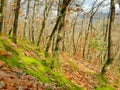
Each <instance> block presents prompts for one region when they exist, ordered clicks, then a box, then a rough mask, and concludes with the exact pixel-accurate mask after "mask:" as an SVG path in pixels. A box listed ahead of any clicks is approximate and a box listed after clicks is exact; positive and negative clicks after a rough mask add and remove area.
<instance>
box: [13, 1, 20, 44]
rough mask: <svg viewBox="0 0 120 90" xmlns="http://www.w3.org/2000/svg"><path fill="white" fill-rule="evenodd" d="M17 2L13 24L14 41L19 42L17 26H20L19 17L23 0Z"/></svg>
mask: <svg viewBox="0 0 120 90" xmlns="http://www.w3.org/2000/svg"><path fill="white" fill-rule="evenodd" d="M16 2H17V4H16V10H15V19H14V26H13V42H14V43H17V27H18V18H19V10H20V2H21V0H17V1H16Z"/></svg>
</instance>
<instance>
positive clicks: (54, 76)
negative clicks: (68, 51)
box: [0, 38, 82, 90]
mask: <svg viewBox="0 0 120 90" xmlns="http://www.w3.org/2000/svg"><path fill="white" fill-rule="evenodd" d="M10 43H12V41H11V40H10V39H8V40H6V41H4V40H2V39H1V38H0V48H2V49H3V50H6V51H8V52H10V53H11V57H10V58H6V57H5V56H0V60H3V61H5V62H6V64H7V65H9V66H11V67H18V68H20V69H22V70H23V71H24V72H25V73H26V74H29V75H32V76H34V77H36V78H38V79H39V80H40V81H41V82H42V83H43V84H45V83H52V82H54V83H56V85H57V86H59V87H62V86H65V85H67V86H69V88H68V90H82V88H80V87H78V86H77V85H75V84H73V83H72V82H70V81H69V80H68V79H66V78H65V77H64V75H63V73H62V71H60V69H59V64H58V60H57V59H56V58H51V57H47V58H46V59H45V60H41V59H37V58H34V57H32V56H25V55H24V54H23V50H36V51H35V52H36V53H38V55H42V56H44V54H43V53H42V52H39V50H37V49H38V47H37V46H35V45H33V44H31V43H29V42H26V43H25V44H24V41H23V43H22V41H19V42H18V44H19V46H20V48H15V49H14V47H11V46H10ZM28 45H29V46H30V47H27V46H28ZM31 47H32V48H31ZM51 68H56V69H57V71H56V72H55V71H53V70H52V69H51Z"/></svg>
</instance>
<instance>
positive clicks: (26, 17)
mask: <svg viewBox="0 0 120 90" xmlns="http://www.w3.org/2000/svg"><path fill="white" fill-rule="evenodd" d="M29 8H30V0H27V10H26V16H25V25H24V32H23V38H24V39H25V38H26V36H25V35H26V26H27V22H26V21H27V20H28V15H29Z"/></svg>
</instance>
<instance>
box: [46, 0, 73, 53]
mask: <svg viewBox="0 0 120 90" xmlns="http://www.w3.org/2000/svg"><path fill="white" fill-rule="evenodd" d="M70 1H71V0H59V3H58V14H57V21H56V24H55V26H54V28H53V31H52V33H51V35H50V37H49V40H48V42H47V46H46V49H45V52H48V50H49V48H50V46H51V42H52V40H53V39H52V38H53V37H54V36H55V39H54V40H55V43H54V44H55V45H54V46H55V47H54V49H52V50H53V51H52V52H54V53H53V54H54V55H55V54H57V55H58V51H59V42H60V40H61V30H62V28H63V26H64V19H65V12H66V9H67V6H68V5H69V3H70ZM55 33H56V34H55Z"/></svg>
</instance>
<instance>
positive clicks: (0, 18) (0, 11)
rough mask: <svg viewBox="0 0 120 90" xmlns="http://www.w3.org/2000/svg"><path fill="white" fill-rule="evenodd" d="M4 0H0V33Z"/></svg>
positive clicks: (0, 30)
mask: <svg viewBox="0 0 120 90" xmlns="http://www.w3.org/2000/svg"><path fill="white" fill-rule="evenodd" d="M4 2H5V0H1V7H0V14H1V15H0V34H1V32H2V23H3V8H4Z"/></svg>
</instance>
